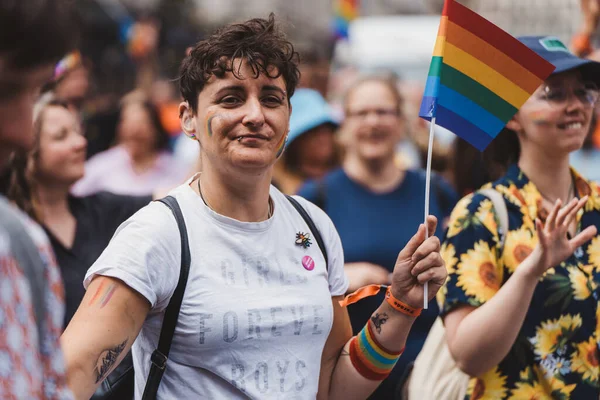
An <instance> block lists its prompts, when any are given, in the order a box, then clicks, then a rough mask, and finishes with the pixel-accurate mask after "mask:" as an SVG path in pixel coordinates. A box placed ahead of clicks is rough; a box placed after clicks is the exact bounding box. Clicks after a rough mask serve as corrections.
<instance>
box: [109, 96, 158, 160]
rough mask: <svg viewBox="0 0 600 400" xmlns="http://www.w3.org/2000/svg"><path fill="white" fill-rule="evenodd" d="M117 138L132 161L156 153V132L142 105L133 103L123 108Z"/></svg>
mask: <svg viewBox="0 0 600 400" xmlns="http://www.w3.org/2000/svg"><path fill="white" fill-rule="evenodd" d="M118 137H119V143H120V144H121V145H123V146H124V147H125V149H126V150H127V151H128V152H129V154H130V156H131V157H132V158H133V159H139V158H143V157H144V156H147V155H151V154H154V153H155V152H156V148H157V143H158V132H157V131H156V128H155V127H154V125H153V124H152V120H151V117H150V114H149V113H148V110H147V109H146V108H145V107H144V105H142V104H139V103H135V102H133V103H129V104H126V105H125V106H123V108H122V110H121V120H120V122H119V127H118Z"/></svg>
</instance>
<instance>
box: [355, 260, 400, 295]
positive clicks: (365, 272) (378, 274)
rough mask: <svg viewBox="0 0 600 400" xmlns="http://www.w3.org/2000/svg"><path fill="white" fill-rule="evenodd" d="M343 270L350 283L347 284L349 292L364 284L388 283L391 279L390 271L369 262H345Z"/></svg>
mask: <svg viewBox="0 0 600 400" xmlns="http://www.w3.org/2000/svg"><path fill="white" fill-rule="evenodd" d="M344 272H345V273H346V276H347V277H348V281H349V283H350V285H349V286H348V292H350V293H351V292H354V291H355V290H357V289H359V288H361V287H363V286H366V285H371V284H375V285H389V284H390V283H391V279H392V273H391V272H390V271H388V270H387V269H385V268H383V267H382V266H380V265H376V264H372V263H369V262H352V263H346V264H345V265H344Z"/></svg>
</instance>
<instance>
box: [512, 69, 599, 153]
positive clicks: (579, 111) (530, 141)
mask: <svg viewBox="0 0 600 400" xmlns="http://www.w3.org/2000/svg"><path fill="white" fill-rule="evenodd" d="M597 99H598V89H597V87H596V85H595V84H594V83H591V82H586V81H584V80H583V79H582V76H581V74H580V73H579V72H577V71H567V72H564V73H559V74H556V75H552V76H550V78H548V79H547V80H546V81H545V82H544V83H543V84H542V85H541V86H540V87H539V88H538V89H537V90H536V91H535V93H534V94H533V95H532V96H531V97H530V98H529V99H528V100H527V101H526V102H525V104H523V106H522V107H521V109H520V110H519V112H518V113H517V114H516V115H515V117H514V118H513V119H512V120H511V121H509V123H508V124H507V127H508V128H510V129H512V130H514V131H515V132H517V134H518V137H519V141H520V143H521V149H522V150H523V152H526V151H528V149H531V150H533V151H538V152H539V151H542V152H543V153H545V154H547V155H549V156H564V155H566V154H568V153H570V152H572V151H575V150H577V149H579V148H581V146H582V145H583V142H584V141H585V138H586V136H587V134H588V132H589V129H590V124H591V121H592V113H593V110H594V105H595V103H596V101H597Z"/></svg>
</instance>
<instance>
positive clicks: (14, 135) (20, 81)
mask: <svg viewBox="0 0 600 400" xmlns="http://www.w3.org/2000/svg"><path fill="white" fill-rule="evenodd" d="M2 61H3V60H2V58H1V57H0V166H1V165H2V164H3V163H4V161H6V159H7V158H8V155H9V154H10V152H12V151H13V150H17V149H21V150H28V149H30V148H31V147H32V146H33V143H34V136H33V129H32V126H33V124H32V118H33V115H32V113H33V105H34V103H35V101H36V100H37V97H38V95H39V91H40V88H41V86H42V85H43V84H44V83H46V82H48V80H50V78H51V77H52V72H53V68H54V66H53V65H51V64H46V65H43V66H40V67H36V68H32V69H29V70H26V71H16V70H14V69H12V68H8V67H4V68H3V66H2Z"/></svg>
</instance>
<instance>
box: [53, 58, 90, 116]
mask: <svg viewBox="0 0 600 400" xmlns="http://www.w3.org/2000/svg"><path fill="white" fill-rule="evenodd" d="M89 87H90V80H89V72H88V70H87V69H86V68H85V67H83V66H81V67H79V68H76V69H74V70H73V71H69V73H68V74H67V76H65V77H64V78H63V79H62V80H61V81H60V82H59V83H58V85H56V88H55V89H54V94H55V95H56V97H57V98H58V99H60V100H62V101H64V102H66V103H67V104H68V105H69V107H72V109H73V111H78V112H79V111H81V109H82V108H83V103H84V101H85V99H86V97H87V94H88V91H89Z"/></svg>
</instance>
